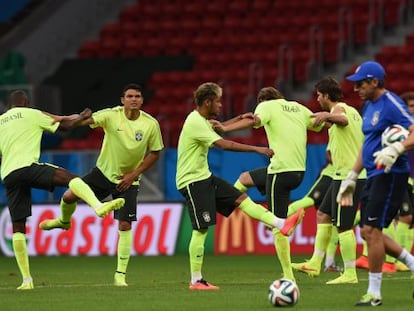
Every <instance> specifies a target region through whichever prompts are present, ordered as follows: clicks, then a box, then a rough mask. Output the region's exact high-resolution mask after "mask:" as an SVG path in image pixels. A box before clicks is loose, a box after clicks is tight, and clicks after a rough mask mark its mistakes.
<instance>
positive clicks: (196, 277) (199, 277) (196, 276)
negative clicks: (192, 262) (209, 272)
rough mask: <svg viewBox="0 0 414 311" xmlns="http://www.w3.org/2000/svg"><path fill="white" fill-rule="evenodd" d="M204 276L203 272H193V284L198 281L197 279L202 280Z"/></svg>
mask: <svg viewBox="0 0 414 311" xmlns="http://www.w3.org/2000/svg"><path fill="white" fill-rule="evenodd" d="M202 278H203V277H202V276H201V272H191V284H195V283H197V281H200V280H201V279H202Z"/></svg>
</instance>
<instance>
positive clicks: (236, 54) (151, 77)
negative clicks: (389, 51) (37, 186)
mask: <svg viewBox="0 0 414 311" xmlns="http://www.w3.org/2000/svg"><path fill="white" fill-rule="evenodd" d="M412 2H413V1H412V0H389V1H380V0H338V1H329V0H309V1H301V0H290V1H273V0H261V1H253V0H238V1H219V0H210V1H190V0H173V1H168V2H164V1H154V0H139V1H138V0H137V1H135V2H133V1H130V4H129V5H126V6H124V7H123V9H121V10H120V13H119V14H118V16H117V18H115V19H114V20H111V21H108V22H107V23H106V24H105V25H102V27H101V30H100V31H99V32H98V33H97V34H96V36H95V37H88V38H87V39H85V41H84V42H83V44H82V45H81V46H80V47H79V49H78V52H77V56H78V58H77V59H72V60H65V61H63V62H62V65H61V67H60V68H59V69H58V70H57V71H56V72H55V73H54V74H53V75H51V76H50V77H49V78H48V79H46V80H45V82H47V83H48V84H51V85H56V86H58V87H60V92H61V97H62V107H63V109H67V107H70V108H71V109H75V108H76V105H84V104H85V102H87V103H89V102H90V100H91V99H94V100H95V102H101V103H102V105H104V104H108V103H112V102H113V100H116V98H108V97H104V96H107V95H104V94H102V95H101V97H99V91H100V90H105V91H107V90H108V92H109V90H111V91H112V92H113V93H114V94H116V92H115V91H114V90H115V88H116V87H119V85H116V84H117V83H118V82H116V83H115V84H114V83H113V81H117V80H118V79H119V77H121V75H120V71H123V72H122V76H123V80H124V81H125V80H126V79H129V78H130V77H131V80H134V81H137V80H138V81H137V82H139V83H143V84H144V86H145V88H146V90H145V91H146V92H145V93H146V94H145V95H146V103H145V107H144V109H146V110H148V111H149V112H150V113H152V114H154V115H155V116H156V117H157V118H159V119H160V120H161V123H162V126H163V128H165V129H168V130H164V132H165V136H166V140H167V141H168V144H169V145H170V146H173V147H174V146H175V145H176V138H177V133H176V132H175V131H176V130H178V129H179V128H180V122H182V121H183V119H184V117H185V115H186V114H187V113H188V112H189V111H190V110H191V109H192V105H193V103H192V101H191V95H192V91H193V89H194V86H195V85H197V84H198V83H200V82H202V81H207V80H212V81H216V82H219V83H220V84H221V85H223V87H224V88H225V94H226V99H225V100H223V104H224V114H223V117H224V118H227V117H230V116H232V115H235V114H238V113H241V112H244V111H246V110H251V109H253V107H254V95H255V94H256V92H257V90H258V89H259V88H260V87H262V86H263V85H277V87H278V88H279V89H281V90H282V92H283V93H284V94H285V95H286V96H287V97H288V98H295V99H301V98H302V97H300V96H299V95H298V93H300V94H301V95H302V94H303V93H305V92H307V95H306V98H305V99H303V100H302V101H303V102H304V103H305V104H307V105H309V106H310V107H311V108H312V109H315V110H316V109H317V108H318V107H316V106H315V103H314V101H312V100H309V94H310V93H311V92H310V89H311V88H310V87H309V84H311V82H312V81H314V79H316V78H318V77H320V75H321V74H322V73H324V72H325V69H327V68H329V69H331V68H335V67H336V66H337V65H339V64H342V63H344V61H349V60H351V59H352V58H353V56H355V53H357V52H359V51H363V50H364V49H366V47H369V46H371V45H374V44H381V35H382V34H383V33H384V32H385V31H388V30H389V29H393V28H395V27H396V26H398V25H399V24H401V23H402V22H404V20H405V19H406V18H407V14H412V10H413V5H412ZM407 12H408V13H407ZM407 40H409V39H407ZM411 40H412V39H411ZM413 41H414V40H413ZM378 57H386V56H382V53H381V54H380V55H379V56H378ZM162 59H164V60H171V59H186V61H184V62H182V63H180V62H178V63H176V66H175V67H174V68H168V69H167V68H166V67H162V66H161V67H160V66H158V67H157V65H155V64H156V63H159V62H160V61H161V60H162ZM139 60H141V61H142V62H140V61H139ZM154 60H156V61H154ZM145 62H146V63H147V67H145V68H144V67H142V66H143V65H142V64H143V63H145ZM161 62H162V61H161ZM184 63H185V64H184ZM152 64H154V66H155V67H154V68H149V67H151V65H152ZM135 66H139V67H135ZM80 67H82V68H84V69H85V75H84V76H81V77H80V76H76V79H75V80H76V81H74V79H73V74H75V73H74V72H75V71H74V70H75V68H80ZM128 67H130V68H128ZM71 68H72V69H73V70H71ZM94 68H95V69H94ZM132 68H140V70H139V71H144V72H138V73H137V70H135V71H134V70H132ZM348 69H349V71H351V70H352V69H354V68H348ZM88 80H89V81H88ZM69 81H71V82H70V83H71V84H73V88H72V89H71V90H70V89H69V86H68V85H67V82H69ZM82 81H83V82H82ZM177 82H179V83H177ZM73 89H76V92H77V93H78V94H77V95H74V94H71V93H72V92H73ZM344 89H345V91H346V96H347V98H350V99H351V102H352V103H353V104H355V105H356V106H358V105H360V100H359V99H357V98H355V94H354V92H353V91H352V86H350V85H349V83H347V84H345V83H344ZM108 92H106V93H105V94H108ZM102 93H103V92H102ZM227 94H228V95H227ZM97 98H98V99H99V100H96V99H97ZM303 98H304V97H303ZM167 103H168V104H167ZM74 105H75V106H74ZM172 107H173V108H172ZM96 108H99V107H98V106H97V107H96ZM243 135H244V134H243ZM249 137H251V138H249ZM240 139H241V140H246V141H248V139H251V140H253V141H254V140H256V139H257V138H255V137H253V136H252V135H251V134H250V133H246V134H245V136H243V137H241V138H240ZM311 139H313V140H312V141H321V139H320V138H319V137H317V138H311ZM322 140H323V138H322ZM69 145H70V144H69ZM65 148H66V147H65Z"/></svg>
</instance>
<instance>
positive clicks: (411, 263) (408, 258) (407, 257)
mask: <svg viewBox="0 0 414 311" xmlns="http://www.w3.org/2000/svg"><path fill="white" fill-rule="evenodd" d="M398 260H400V261H402V262H403V263H405V264H406V265H407V267H408V268H410V270H411V272H414V256H413V255H411V254H410V253H409V252H408V251H407V250H406V249H404V248H403V250H402V252H401V254H400V256H398Z"/></svg>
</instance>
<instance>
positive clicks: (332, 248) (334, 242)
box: [325, 226, 339, 266]
mask: <svg viewBox="0 0 414 311" xmlns="http://www.w3.org/2000/svg"><path fill="white" fill-rule="evenodd" d="M338 239H339V237H338V229H337V228H336V227H335V226H332V233H331V238H330V239H329V243H328V247H327V248H326V259H327V260H328V258H329V259H330V264H329V265H331V264H334V263H335V255H336V249H337V248H338ZM325 266H326V264H325Z"/></svg>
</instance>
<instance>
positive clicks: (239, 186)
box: [233, 179, 247, 192]
mask: <svg viewBox="0 0 414 311" xmlns="http://www.w3.org/2000/svg"><path fill="white" fill-rule="evenodd" d="M233 186H234V188H236V189H238V190H239V191H241V192H246V191H247V187H246V186H245V185H243V184H242V183H241V182H240V180H238V179H237V180H236V182H235V183H234V185H233Z"/></svg>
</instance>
